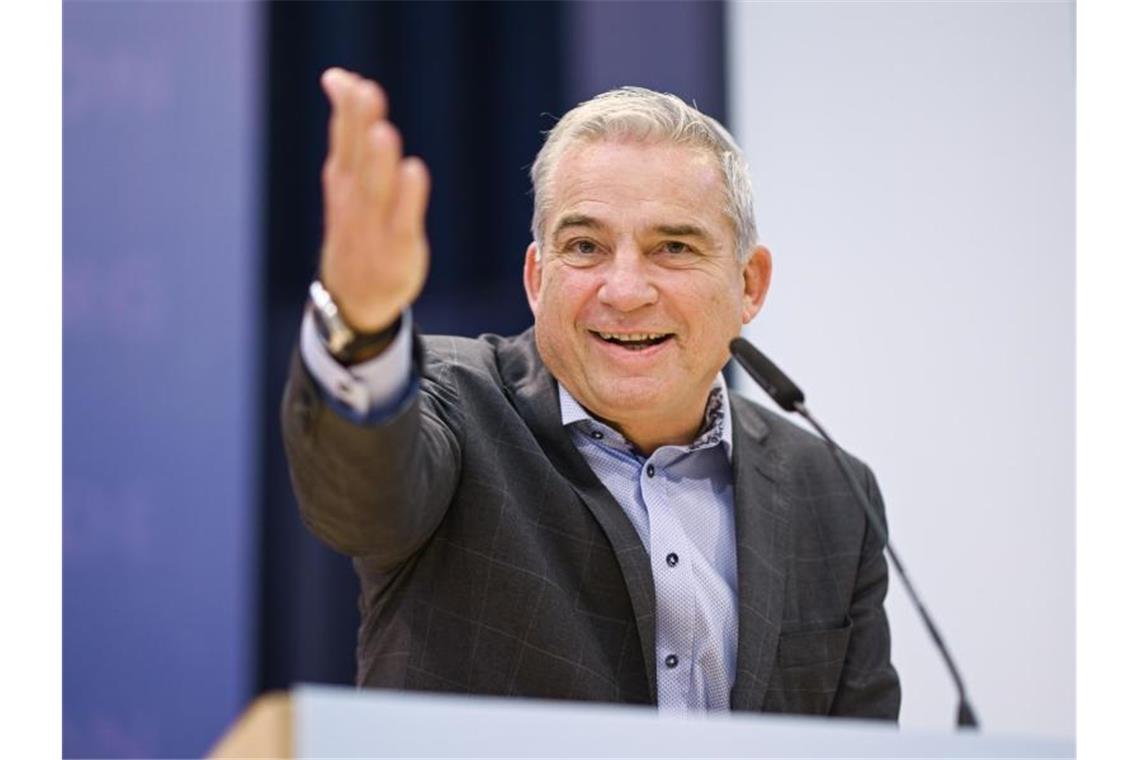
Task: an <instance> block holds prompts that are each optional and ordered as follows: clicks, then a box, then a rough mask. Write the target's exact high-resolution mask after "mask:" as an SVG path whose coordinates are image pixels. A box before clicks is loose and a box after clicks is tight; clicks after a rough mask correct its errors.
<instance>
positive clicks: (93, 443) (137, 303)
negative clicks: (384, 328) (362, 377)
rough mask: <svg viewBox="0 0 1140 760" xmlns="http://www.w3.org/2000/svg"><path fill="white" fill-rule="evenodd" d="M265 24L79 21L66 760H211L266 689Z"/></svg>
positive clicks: (67, 11) (69, 120)
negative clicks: (201, 759)
mask: <svg viewBox="0 0 1140 760" xmlns="http://www.w3.org/2000/svg"><path fill="white" fill-rule="evenodd" d="M262 10H263V9H261V8H259V7H258V6H253V5H245V4H215V3H209V4H206V3H202V4H198V3H186V4H145V3H137V4H136V3H68V4H66V5H65V7H64V17H63V71H64V81H63V93H64V104H63V114H64V116H63V118H64V125H63V127H64V128H63V159H64V176H63V213H64V228H63V241H64V253H63V272H64V283H63V287H64V299H63V301H64V314H63V317H64V328H63V351H64V354H63V419H64V429H63V470H64V481H63V528H64V535H63V549H64V552H63V672H64V677H63V714H64V725H63V749H64V754H65V755H66V756H76V755H84V756H120V757H123V756H161V755H182V756H187V755H191V754H196V753H203V752H205V750H206V749H207V747H208V746H209V743H210V741H211V740H212V739H213V738H214V737H216V736H217V735H218V734H219V733H220V732H221V731H222V730H223V728H224V726H225V725H226V724H227V723H229V722H230V721H231V720H232V719H233V716H234V715H235V713H236V712H237V711H238V710H239V709H240V708H241V706H242V705H243V704H244V703H245V701H246V700H247V699H248V695H249V693H250V690H251V676H252V673H251V672H250V668H249V659H250V655H251V625H252V622H253V620H252V618H253V615H252V610H253V608H254V605H253V604H252V602H253V596H252V593H253V588H254V587H253V572H254V570H255V564H254V563H255V561H256V553H255V552H254V551H252V549H253V548H254V547H255V546H256V543H255V541H254V540H253V539H254V533H253V531H252V528H253V525H252V519H253V515H254V510H253V509H252V504H253V502H254V500H253V495H254V492H253V490H252V486H253V474H254V467H253V462H254V460H255V455H256V448H255V446H254V445H253V444H254V442H255V441H256V428H257V419H256V417H255V412H256V409H257V407H256V405H255V403H254V399H255V391H256V389H255V385H256V383H257V379H256V370H257V368H258V362H257V352H256V341H257V339H258V332H259V328H258V325H257V319H258V315H259V310H258V308H257V301H256V293H257V289H256V288H255V282H254V275H255V269H254V267H255V264H256V261H257V260H258V257H259V252H258V238H257V230H258V224H259V214H258V207H257V205H256V197H257V196H256V191H257V189H258V188H257V182H258V179H259V177H258V152H259V151H258V137H259V135H258V131H259V130H258V126H257V121H258V114H259V112H260V105H261V104H260V100H259V97H260V96H259V89H258V79H259V74H258V67H259V65H260V62H261V57H260V53H259V44H258V34H259V29H260V20H259V19H260V15H261V13H262ZM257 395H258V396H259V395H260V393H257Z"/></svg>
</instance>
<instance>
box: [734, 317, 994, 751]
mask: <svg viewBox="0 0 1140 760" xmlns="http://www.w3.org/2000/svg"><path fill="white" fill-rule="evenodd" d="M728 347H729V350H730V351H732V355H733V356H734V357H736V361H738V362H740V366H742V367H744V369H745V371H746V372H747V373H748V374H749V375H750V376H751V377H752V379H753V380H755V381H756V382H757V383H759V385H760V387H761V388H763V389H764V390H765V392H767V393H768V395H769V396H771V397H772V399H773V400H775V402H776V403H777V404H779V406H780V408H781V409H783V410H784V411H787V412H795V413H797V414H799V415H800V416H802V417H803V418H804V419H806V420H807V421H808V423H809V424H810V425H811V426H812V427H813V428H815V430H816V432H817V433H819V434H820V436H821V437H822V438H823V440H824V441H825V442H826V443H827V449H828V451H830V452H831V456H832V457H833V458H834V459H835V462H836V463H837V464H838V465H839V469H840V470H841V471H842V472H843V477H844V478H845V479H846V480H847V485H848V487H850V489H851V492H852V493H853V494H855V498H856V499H857V500H858V501H859V504H860V505H861V506H862V507H863V511H864V512H865V513H866V514H867V521H868V522H869V523H870V524H871V527H872V528H873V529H874V531H875V533H876V535H878V537H879V540H880V541H882V542H883V546H884V547H885V549H886V553H887V557H888V558H889V559H890V561H891V564H893V565H894V567H895V572H896V573H898V576H899V579H900V580H902V583H903V587H904V588H905V589H906V592H907V594H908V595H909V596H910V600H911V602H913V603H914V606H915V607H916V608H917V609H918V614H919V616H920V617H921V618H922V622H923V623H924V624H925V625H926V630H927V632H928V633H929V634H930V638H932V639H933V640H934V644H935V646H937V647H938V651H939V653H941V655H942V660H943V661H944V662H945V663H946V667H947V669H949V671H950V675H951V677H952V678H953V679H954V686H955V687H956V688H957V689H958V726H959V728H977V727H978V720H977V718H976V717H975V716H974V708H973V707H971V706H970V700H969V699H968V698H967V697H966V686H965V684H964V683H963V682H962V677H961V676H960V675H959V674H958V668H957V667H955V665H954V660H953V658H952V657H950V652H949V651H948V650H947V649H946V645H945V644H944V643H943V641H942V636H941V635H940V634H939V633H938V628H937V627H936V626H935V625H934V621H933V620H932V619H931V617H930V614H929V613H928V612H927V611H926V607H925V606H923V604H922V602H921V601H920V600H919V598H918V593H917V592H916V591H915V590H914V586H913V585H911V582H910V579H909V578H908V577H907V575H906V571H905V570H904V569H903V566H902V562H900V561H899V558H898V556H897V555H896V554H895V550H894V549H893V548H892V547H891V544H890V541H889V540H888V539H887V530H886V527H885V526H884V525H883V521H882V520H880V519H879V516H878V515H877V514H875V511H874V510H873V509H872V508H871V504H870V502H869V501H868V500H867V495H866V494H865V493H863V491H862V489H860V488H859V484H858V483H857V482H856V480H855V474H854V473H853V472H851V468H850V466H849V465H848V464H847V462H845V461H844V460H843V457H841V456H839V446H837V445H836V443H835V441H833V440H832V439H831V436H829V435H828V434H827V431H826V430H824V429H823V426H822V425H820V424H819V423H818V422H816V420H815V418H814V417H812V416H811V413H809V412H808V410H807V407H806V406H804V394H803V391H801V390H800V389H799V387H798V386H797V385H796V384H795V383H793V382H792V381H791V379H790V378H789V377H788V376H787V375H785V374H784V373H783V372H781V371H780V368H779V367H777V366H776V365H775V364H773V363H772V362H771V360H769V359H768V357H766V356H764V354H762V353H760V350H759V349H758V348H756V347H755V346H753V345H752V344H751V343H749V342H748V341H746V340H745V339H744V338H734V339H733V340H732V342H731V343H729V346H728Z"/></svg>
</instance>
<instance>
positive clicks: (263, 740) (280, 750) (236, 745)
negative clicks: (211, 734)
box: [208, 691, 293, 758]
mask: <svg viewBox="0 0 1140 760" xmlns="http://www.w3.org/2000/svg"><path fill="white" fill-rule="evenodd" d="M208 757H211V758H239V757H293V698H292V696H291V695H290V694H289V693H288V692H285V691H271V692H269V693H267V694H263V695H262V696H260V697H258V698H257V699H256V700H255V701H254V702H253V704H251V705H250V706H249V707H248V708H246V711H245V712H244V713H242V715H241V717H240V718H238V720H237V722H236V723H234V724H233V725H232V726H231V727H230V729H229V731H227V732H226V733H225V735H224V736H222V738H221V739H219V740H218V743H217V744H215V745H214V748H213V749H212V750H210V754H209V755H208Z"/></svg>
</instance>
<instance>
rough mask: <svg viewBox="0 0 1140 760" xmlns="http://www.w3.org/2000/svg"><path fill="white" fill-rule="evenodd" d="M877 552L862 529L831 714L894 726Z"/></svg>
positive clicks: (870, 481)
mask: <svg viewBox="0 0 1140 760" xmlns="http://www.w3.org/2000/svg"><path fill="white" fill-rule="evenodd" d="M860 469H862V470H863V472H864V473H865V477H866V482H867V497H868V498H869V499H870V502H871V506H872V508H873V509H874V510H875V512H876V513H877V514H878V516H879V518H880V519H881V520H882V521H883V525H886V509H885V507H884V506H883V496H882V494H881V493H880V492H879V485H878V483H877V482H876V480H875V476H874V474H873V473H872V472H871V471H870V469H868V468H867V467H866V466H863V465H861V466H860ZM883 550H884V545H883V542H882V540H880V538H879V537H878V535H877V534H876V533H875V531H874V530H873V529H872V528H871V526H870V524H868V525H867V528H866V533H865V534H864V537H863V551H862V556H861V558H860V561H859V570H858V575H857V576H856V579H855V588H854V592H853V594H852V600H851V612H850V614H851V621H852V627H851V638H850V641H849V643H848V647H847V658H846V661H845V662H844V664H843V672H842V674H841V675H840V679H839V688H838V690H837V692H836V694H835V701H834V702H832V706H831V714H832V715H841V716H847V717H863V718H884V719H888V720H894V721H897V720H898V717H899V704H900V701H901V690H900V687H899V677H898V673H896V672H895V669H894V666H892V665H891V632H890V628H889V627H888V624H887V613H886V609H885V608H884V607H883V602H884V600H885V599H886V596H887V559H886V556H885V554H884V553H883Z"/></svg>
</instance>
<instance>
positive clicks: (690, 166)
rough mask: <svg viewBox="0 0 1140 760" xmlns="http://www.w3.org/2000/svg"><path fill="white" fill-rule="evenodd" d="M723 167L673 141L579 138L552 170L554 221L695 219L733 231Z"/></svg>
mask: <svg viewBox="0 0 1140 760" xmlns="http://www.w3.org/2000/svg"><path fill="white" fill-rule="evenodd" d="M725 198H726V193H725V188H724V180H723V177H722V174H721V169H720V166H719V164H718V163H717V161H716V159H715V157H714V156H713V155H712V154H711V153H710V152H709V151H708V150H704V149H701V148H697V147H692V146H687V145H677V144H675V143H670V142H660V141H657V142H644V141H633V140H602V141H592V142H578V143H575V144H573V145H571V146H570V147H569V148H567V150H566V151H565V152H564V153H563V154H562V156H561V157H560V158H559V160H558V162H557V164H556V165H555V167H554V170H553V171H552V173H551V181H550V197H549V202H550V205H549V217H548V221H549V222H551V223H552V225H551V226H550V229H553V228H554V227H553V225H554V224H557V222H558V220H559V218H560V217H563V216H566V215H570V214H585V215H588V216H591V217H594V218H597V219H600V220H601V221H602V222H604V223H609V224H626V223H636V224H647V225H648V224H662V223H670V224H672V223H678V222H685V221H688V222H692V223H697V224H700V225H702V226H705V227H709V228H713V229H716V230H717V231H724V232H725V233H726V234H730V230H729V228H730V227H731V222H730V221H729V219H728V216H727V214H726V213H725Z"/></svg>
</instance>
